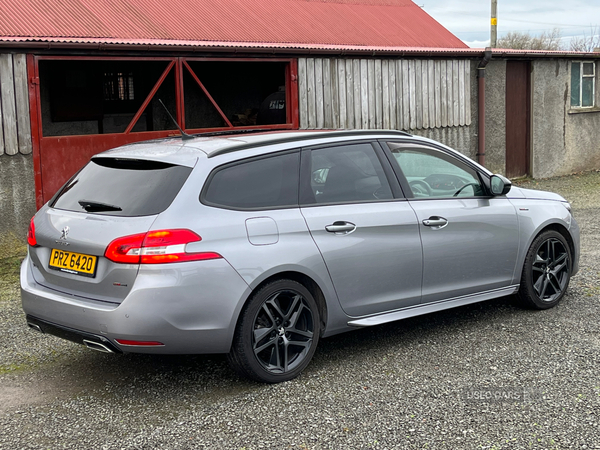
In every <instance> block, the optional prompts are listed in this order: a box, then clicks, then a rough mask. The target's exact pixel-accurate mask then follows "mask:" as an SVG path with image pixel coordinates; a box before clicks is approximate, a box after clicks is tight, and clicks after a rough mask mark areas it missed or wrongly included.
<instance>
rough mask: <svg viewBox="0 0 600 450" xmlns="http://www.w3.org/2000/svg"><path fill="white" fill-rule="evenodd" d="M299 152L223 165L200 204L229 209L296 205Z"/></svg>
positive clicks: (214, 176) (210, 181)
mask: <svg viewBox="0 0 600 450" xmlns="http://www.w3.org/2000/svg"><path fill="white" fill-rule="evenodd" d="M299 170H300V154H299V153H298V152H295V153H288V154H284V155H277V156H271V157H268V158H260V159H254V160H248V161H244V162H241V163H239V162H238V163H235V164H233V165H230V166H226V167H224V168H222V169H218V171H217V172H216V173H215V174H214V175H213V176H212V177H211V178H210V179H209V182H208V187H207V188H205V192H204V195H203V202H204V203H206V204H208V205H213V206H221V207H225V208H231V209H272V208H285V207H294V206H298V180H299Z"/></svg>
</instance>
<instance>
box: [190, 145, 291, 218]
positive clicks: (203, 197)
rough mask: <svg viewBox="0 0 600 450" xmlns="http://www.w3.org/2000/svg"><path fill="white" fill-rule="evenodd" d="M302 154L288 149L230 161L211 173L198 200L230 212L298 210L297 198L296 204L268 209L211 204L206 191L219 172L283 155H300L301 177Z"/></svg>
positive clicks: (263, 207) (269, 207)
mask: <svg viewBox="0 0 600 450" xmlns="http://www.w3.org/2000/svg"><path fill="white" fill-rule="evenodd" d="M300 152H301V149H300V148H293V149H286V150H282V151H277V152H272V153H264V154H262V155H257V156H250V157H248V158H243V159H237V160H235V161H230V162H228V163H225V164H221V165H219V166H217V167H215V168H214V169H212V170H211V171H210V174H209V175H208V177H207V178H206V181H205V182H204V185H203V186H202V190H201V191H200V195H199V197H198V200H199V201H200V203H202V204H203V205H205V206H210V207H213V208H219V209H226V210H230V211H274V210H279V209H295V208H298V207H299V198H296V203H295V204H293V205H283V206H268V207H265V206H257V207H252V208H242V207H235V206H230V205H222V204H220V203H215V202H211V201H209V200H207V199H206V191H207V190H208V186H210V183H211V182H212V180H213V178H214V177H215V175H216V174H217V173H218V172H220V171H221V170H224V169H227V168H229V167H234V166H237V165H240V164H245V163H248V162H254V161H259V160H261V159H268V158H273V157H276V156H283V155H288V154H295V153H296V154H298V159H299V163H298V177H300V175H301V173H302V171H301V167H302V161H301V159H300ZM298 195H300V187H298Z"/></svg>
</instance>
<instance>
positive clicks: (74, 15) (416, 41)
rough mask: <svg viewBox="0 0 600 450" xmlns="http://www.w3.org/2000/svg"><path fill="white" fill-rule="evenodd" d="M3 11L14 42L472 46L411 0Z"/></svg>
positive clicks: (255, 0)
mask: <svg viewBox="0 0 600 450" xmlns="http://www.w3.org/2000/svg"><path fill="white" fill-rule="evenodd" d="M0 11H2V14H0V41H12V42H16V41H22V40H25V41H46V42H73V43H78V42H81V43H85V42H87V43H111V44H139V45H183V46H186V45H188V46H189V45H195V46H204V47H206V46H210V45H212V46H217V47H218V46H224V47H225V46H232V45H233V44H235V45H236V46H242V45H243V46H250V47H254V48H266V47H272V48H299V49H309V48H314V49H319V48H331V47H332V46H334V47H336V46H339V47H343V48H346V47H357V48H361V49H365V48H373V49H374V48H381V49H385V48H389V47H396V48H398V47H436V48H449V49H452V48H466V45H465V44H464V43H463V42H462V41H461V40H460V39H458V38H457V37H456V36H454V35H453V34H452V33H450V32H449V31H448V30H446V29H445V28H444V27H443V26H442V25H440V24H439V23H438V22H436V21H435V20H434V19H433V18H432V17H431V16H429V15H428V14H427V13H426V12H425V11H424V10H423V9H421V8H420V7H419V6H417V5H416V4H415V3H413V2H412V1H411V0H170V1H164V0H126V1H123V0H18V1H17V0H0ZM209 44H210V45H209ZM248 44H252V45H248Z"/></svg>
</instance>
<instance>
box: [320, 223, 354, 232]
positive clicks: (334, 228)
mask: <svg viewBox="0 0 600 450" xmlns="http://www.w3.org/2000/svg"><path fill="white" fill-rule="evenodd" d="M325 229H326V230H327V231H329V232H330V233H340V234H348V233H352V232H353V231H354V230H356V225H354V224H353V223H352V222H342V221H338V222H333V224H331V225H327V226H326V227H325Z"/></svg>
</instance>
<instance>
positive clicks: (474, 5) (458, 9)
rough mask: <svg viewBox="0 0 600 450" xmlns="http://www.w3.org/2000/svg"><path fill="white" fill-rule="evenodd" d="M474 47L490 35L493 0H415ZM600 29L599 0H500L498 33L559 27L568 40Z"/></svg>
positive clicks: (480, 45)
mask: <svg viewBox="0 0 600 450" xmlns="http://www.w3.org/2000/svg"><path fill="white" fill-rule="evenodd" d="M413 1H415V3H417V4H418V5H419V6H421V7H422V8H423V9H424V10H425V11H427V13H428V14H429V15H431V16H432V17H433V18H434V19H436V20H437V21H438V22H440V23H441V24H442V25H444V26H445V27H446V28H447V29H448V30H450V31H451V32H452V33H454V34H455V35H456V36H458V37H459V38H460V39H462V40H463V41H464V42H465V43H466V44H467V45H469V46H471V47H485V46H486V45H488V44H489V39H490V10H491V0H413ZM594 25H596V26H597V28H599V29H598V32H600V1H599V0H588V1H583V0H498V37H502V36H504V35H505V34H506V33H508V32H509V31H522V32H529V33H531V34H533V35H540V34H541V33H543V32H544V31H550V30H552V29H553V28H555V27H558V28H560V30H561V35H562V36H563V40H564V42H565V44H566V45H567V46H568V43H569V41H570V39H571V37H572V36H582V35H584V34H587V35H589V34H590V27H591V26H594Z"/></svg>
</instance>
